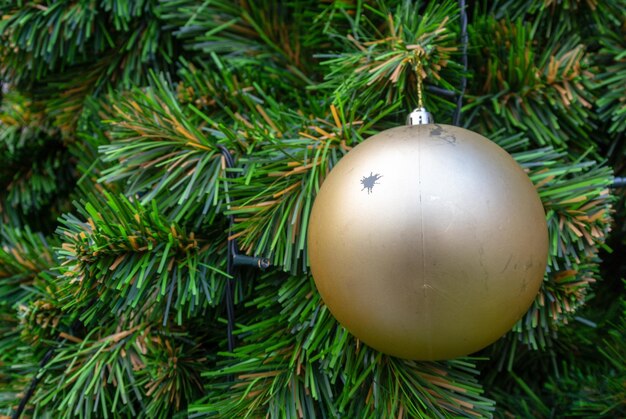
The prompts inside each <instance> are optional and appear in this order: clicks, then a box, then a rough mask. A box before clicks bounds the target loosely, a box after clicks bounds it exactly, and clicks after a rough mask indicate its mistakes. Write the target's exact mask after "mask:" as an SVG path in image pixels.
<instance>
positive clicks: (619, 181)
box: [611, 177, 626, 188]
mask: <svg viewBox="0 0 626 419" xmlns="http://www.w3.org/2000/svg"><path fill="white" fill-rule="evenodd" d="M611 187H612V188H624V187H626V177H616V178H613V184H612V185H611Z"/></svg>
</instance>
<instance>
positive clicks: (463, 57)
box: [452, 0, 467, 127]
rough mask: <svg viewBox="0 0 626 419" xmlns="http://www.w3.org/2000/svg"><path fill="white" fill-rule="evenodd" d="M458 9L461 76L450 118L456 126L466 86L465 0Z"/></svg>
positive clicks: (458, 122)
mask: <svg viewBox="0 0 626 419" xmlns="http://www.w3.org/2000/svg"><path fill="white" fill-rule="evenodd" d="M459 9H460V11H461V63H462V64H463V77H461V86H460V89H459V94H458V95H457V98H456V110H455V112H454V117H453V118H452V124H453V125H456V126H457V127H458V126H460V124H461V108H462V107H463V95H464V94H465V88H466V87H467V77H466V74H467V10H466V5H465V0H459Z"/></svg>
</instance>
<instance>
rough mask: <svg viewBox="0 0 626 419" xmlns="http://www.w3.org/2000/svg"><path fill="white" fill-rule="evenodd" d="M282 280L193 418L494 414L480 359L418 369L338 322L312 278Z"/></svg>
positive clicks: (214, 375) (264, 298) (265, 290)
mask: <svg viewBox="0 0 626 419" xmlns="http://www.w3.org/2000/svg"><path fill="white" fill-rule="evenodd" d="M273 282H274V283H273V284H272V283H271V282H270V278H266V279H265V280H264V281H263V282H262V283H261V284H260V285H259V286H258V287H257V290H256V292H255V294H256V295H257V297H256V298H255V300H254V306H255V307H256V308H257V314H256V316H255V318H253V319H251V322H250V323H249V324H247V325H241V326H240V327H239V335H240V337H241V339H242V341H243V344H242V345H240V346H239V347H238V348H237V349H236V350H235V353H234V354H231V355H230V357H229V358H225V359H224V361H222V363H221V368H220V369H219V370H215V371H213V372H208V373H205V376H206V377H207V378H208V379H210V380H211V381H212V383H211V384H209V386H208V387H207V390H208V392H209V393H208V396H207V397H206V398H205V399H204V401H202V402H201V403H196V404H195V405H193V406H191V409H190V411H191V412H192V413H193V414H198V415H209V416H210V415H217V416H220V417H223V416H229V417H231V416H237V417H249V416H252V417H255V416H260V415H263V416H265V415H269V416H270V417H281V416H287V417H312V416H316V415H317V416H326V415H328V416H342V417H344V416H345V417H394V416H397V415H402V414H403V412H404V414H406V415H408V416H410V417H427V416H428V417H432V416H433V415H435V416H438V417H446V416H450V415H455V414H456V415H462V416H481V415H482V416H490V415H491V411H492V410H493V403H492V402H491V401H489V400H488V399H485V398H484V397H482V396H481V393H482V390H481V388H480V386H479V385H478V383H477V381H476V378H475V376H476V374H477V371H476V370H475V369H474V367H473V364H472V363H471V361H468V360H456V361H449V362H445V363H415V362H411V361H403V360H399V359H396V358H392V357H387V356H385V355H382V354H381V353H379V352H377V351H373V350H371V349H369V348H367V347H366V346H364V345H362V344H360V343H359V342H358V341H355V339H354V338H352V337H351V336H350V335H349V334H348V333H347V331H346V330H345V329H343V328H342V327H340V326H339V325H338V324H337V322H336V321H335V320H334V318H333V317H332V316H331V315H330V312H329V311H328V309H327V308H326V307H325V306H323V305H321V301H320V297H319V295H318V294H317V293H316V292H314V285H313V283H312V281H311V280H310V279H307V280H303V279H301V278H297V277H291V278H289V279H288V280H287V281H285V282H283V281H281V280H280V278H276V279H274V281H273ZM275 287H278V290H275ZM259 311H262V312H263V315H260V314H258V312H259ZM270 314H271V315H270ZM297 348H299V349H297ZM230 376H234V377H235V381H234V382H229V381H228V377H230Z"/></svg>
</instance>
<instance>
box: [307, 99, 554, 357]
mask: <svg viewBox="0 0 626 419" xmlns="http://www.w3.org/2000/svg"><path fill="white" fill-rule="evenodd" d="M430 122H432V120H431V119H430V115H429V114H428V113H426V112H425V111H424V110H421V109H420V110H417V111H416V112H414V113H413V114H411V116H410V117H409V124H415V125H407V126H401V127H397V128H393V129H390V130H386V131H383V132H381V133H379V134H377V135H374V136H373V137H371V138H369V139H368V140H366V141H364V142H363V143H361V144H359V145H358V146H356V147H355V148H354V149H353V150H352V151H350V152H349V153H348V154H347V155H346V156H345V157H344V158H343V159H342V160H341V161H340V162H339V163H338V164H337V166H336V167H335V168H334V169H333V170H332V171H331V173H330V174H329V175H328V177H327V178H326V179H325V181H324V183H323V185H322V187H321V189H320V191H319V194H318V196H317V198H316V200H315V203H314V205H313V209H312V213H311V219H310V224H309V231H308V247H309V261H310V265H311V270H312V273H313V277H314V279H315V284H316V285H317V288H318V290H319V292H320V294H321V296H322V298H323V300H324V302H325V303H326V305H327V306H328V308H329V309H330V311H331V312H332V314H333V315H334V316H335V317H336V318H337V320H338V321H339V322H340V323H341V324H342V325H343V326H345V327H346V328H347V329H348V330H349V331H350V332H351V333H353V334H354V335H355V336H356V337H357V338H359V339H361V340H362V341H363V342H365V343H366V344H368V345H370V346H371V347H373V348H375V349H377V350H379V351H381V352H384V353H387V354H389V355H394V356H398V357H401V358H406V359H416V360H441V359H450V358H455V357H458V356H462V355H467V354H470V353H472V352H475V351H477V350H479V349H482V348H484V347H485V346H487V345H489V344H491V343H492V342H494V341H495V340H497V339H498V338H500V337H501V336H502V335H503V334H505V333H506V332H507V331H509V330H510V329H511V327H512V326H513V325H514V324H515V322H516V321H517V320H519V319H520V318H521V317H522V315H523V314H524V313H525V312H526V310H527V309H528V307H529V306H530V304H531V303H532V302H533V300H534V298H535V296H536V295H537V292H538V290H539V287H540V285H541V282H542V279H543V274H544V271H545V268H546V262H547V255H548V231H547V226H546V220H545V213H544V210H543V206H542V204H541V201H540V199H539V196H538V195H537V192H536V190H535V187H534V186H533V184H532V182H531V181H530V179H529V178H528V176H527V175H526V174H525V173H524V171H523V170H522V169H521V168H520V166H519V165H518V164H517V163H516V162H515V160H513V158H511V156H510V155H509V154H508V153H507V152H506V151H504V150H503V149H502V148H500V147H499V146H497V145H496V144H494V143H493V142H491V141H489V140H487V139H486V138H484V137H483V136H481V135H479V134H476V133H474V132H472V131H469V130H466V129H463V128H460V127H455V126H450V125H443V124H432V123H430Z"/></svg>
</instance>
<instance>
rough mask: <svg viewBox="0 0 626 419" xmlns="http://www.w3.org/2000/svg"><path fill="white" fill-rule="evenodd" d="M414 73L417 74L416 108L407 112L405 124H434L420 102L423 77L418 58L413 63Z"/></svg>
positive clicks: (430, 115) (420, 62)
mask: <svg viewBox="0 0 626 419" xmlns="http://www.w3.org/2000/svg"><path fill="white" fill-rule="evenodd" d="M415 74H416V75H417V108H416V109H414V110H413V112H411V113H410V114H409V116H408V117H407V119H406V124H407V125H424V124H434V123H435V120H434V119H433V116H432V114H431V113H430V112H428V111H427V110H426V108H425V107H424V103H423V102H422V90H423V83H422V82H423V77H422V61H421V60H420V59H419V58H418V59H417V64H416V65H415Z"/></svg>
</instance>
